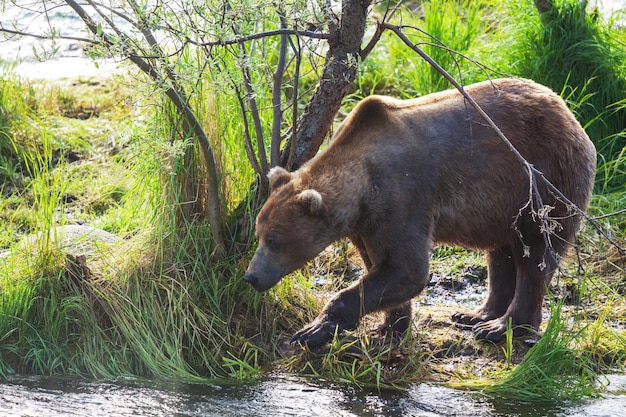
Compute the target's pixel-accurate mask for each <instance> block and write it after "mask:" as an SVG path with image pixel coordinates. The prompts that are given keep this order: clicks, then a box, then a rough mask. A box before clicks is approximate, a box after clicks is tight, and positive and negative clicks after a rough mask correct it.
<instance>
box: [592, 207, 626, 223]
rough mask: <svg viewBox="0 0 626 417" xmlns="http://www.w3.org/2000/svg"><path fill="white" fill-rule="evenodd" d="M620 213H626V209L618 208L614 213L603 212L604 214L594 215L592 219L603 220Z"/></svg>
mask: <svg viewBox="0 0 626 417" xmlns="http://www.w3.org/2000/svg"><path fill="white" fill-rule="evenodd" d="M620 214H626V209H621V210H617V211H614V212H613V213H609V214H603V215H602V216H596V217H592V219H593V220H602V219H606V218H607V217H613V216H619V215H620Z"/></svg>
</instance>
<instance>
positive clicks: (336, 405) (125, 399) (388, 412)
mask: <svg viewBox="0 0 626 417" xmlns="http://www.w3.org/2000/svg"><path fill="white" fill-rule="evenodd" d="M609 378H610V384H609V391H608V392H607V393H606V395H605V397H604V398H602V399H597V400H590V401H588V402H585V403H581V404H569V405H568V404H560V405H559V404H543V405H542V404H528V403H511V402H509V403H507V402H498V401H493V400H489V399H487V398H485V397H484V396H481V395H480V394H479V393H467V392H463V391H458V390H453V389H450V388H446V387H443V386H438V385H432V384H421V385H416V386H413V387H411V388H409V389H408V390H405V391H383V392H377V391H372V390H367V389H362V388H355V387H353V386H349V385H340V384H332V383H328V382H324V381H312V380H307V379H304V378H300V377H293V376H286V375H272V376H269V377H267V378H266V379H264V380H260V381H256V382H252V383H240V384H230V385H228V384H222V385H219V384H208V383H206V384H188V383H174V382H164V381H146V380H122V381H97V382H95V381H84V380H77V379H65V378H58V377H40V376H11V377H10V378H9V379H8V381H5V382H4V383H2V384H0V416H3V417H4V416H16V417H17V416H20V417H27V416H28V417H31V416H42V417H57V416H85V417H87V416H89V417H96V416H102V417H105V416H106V417H109V416H111V417H112V416H115V417H126V416H128V417H130V416H136V417H157V416H164V417H165V416H181V417H182V416H188V417H196V416H197V417H200V416H205V417H209V416H220V417H231V416H232V417H235V416H237V417H247V416H250V417H252V416H327V417H332V416H388V417H394V416H423V417H438V416H459V417H463V416H466V417H474V416H503V417H506V416H528V417H560V416H571V417H574V416H576V417H578V416H580V417H583V416H585V417H625V416H626V395H625V394H626V376H618V375H614V376H611V377H609Z"/></svg>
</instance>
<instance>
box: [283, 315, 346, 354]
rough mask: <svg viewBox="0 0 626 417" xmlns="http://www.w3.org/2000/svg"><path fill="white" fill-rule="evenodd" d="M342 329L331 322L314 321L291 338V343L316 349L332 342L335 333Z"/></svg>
mask: <svg viewBox="0 0 626 417" xmlns="http://www.w3.org/2000/svg"><path fill="white" fill-rule="evenodd" d="M342 330H343V329H342V328H341V326H340V325H339V324H337V323H336V322H335V321H332V320H315V321H314V322H312V323H310V324H308V325H307V326H305V327H304V328H302V329H301V330H299V331H297V332H296V334H294V335H293V336H292V337H291V343H293V344H302V345H306V346H307V347H308V348H309V349H316V348H319V347H321V346H323V345H324V344H325V343H327V342H329V341H331V340H332V338H333V336H334V335H335V333H337V334H339V333H340V332H341V331H342Z"/></svg>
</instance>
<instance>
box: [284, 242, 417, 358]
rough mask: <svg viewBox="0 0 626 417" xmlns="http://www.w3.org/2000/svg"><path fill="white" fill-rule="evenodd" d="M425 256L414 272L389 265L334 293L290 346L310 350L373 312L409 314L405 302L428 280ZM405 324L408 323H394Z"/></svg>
mask: <svg viewBox="0 0 626 417" xmlns="http://www.w3.org/2000/svg"><path fill="white" fill-rule="evenodd" d="M425 253H426V256H425V257H424V260H423V261H424V262H423V263H420V262H416V263H417V264H418V265H420V267H419V268H415V269H413V270H408V269H406V268H402V267H393V264H392V263H389V264H388V265H387V266H386V268H373V270H372V271H370V272H369V273H368V274H367V275H365V276H364V277H363V278H362V279H361V280H359V281H358V282H356V283H354V284H353V285H351V286H350V287H348V288H346V289H345V290H342V291H341V292H339V293H337V295H335V296H334V297H333V298H332V299H331V300H330V301H329V302H328V303H327V304H326V306H325V307H324V309H323V310H322V312H321V313H320V315H319V316H318V317H317V318H316V319H315V320H314V321H313V322H311V323H310V324H308V325H307V326H305V327H304V328H303V329H302V330H300V331H298V332H297V333H296V334H295V335H294V336H293V337H292V339H291V341H292V343H301V344H305V345H307V346H308V347H309V348H313V349H314V348H317V347H320V346H322V345H323V344H325V343H326V342H328V341H330V340H332V338H333V336H334V334H335V333H337V334H339V333H341V332H342V331H344V330H352V329H354V328H356V327H357V325H358V324H359V320H360V318H361V317H363V316H364V315H366V314H369V313H372V312H375V311H380V310H390V309H391V310H392V312H398V311H402V312H405V313H406V312H409V314H410V308H407V307H410V304H408V302H409V301H410V300H411V299H412V298H413V297H415V296H416V295H418V294H419V293H420V292H421V291H422V289H423V288H424V286H425V285H426V282H427V280H428V258H427V252H425ZM394 323H395V321H394ZM405 323H407V324H408V320H400V321H399V322H398V323H395V324H396V326H398V325H399V324H405ZM388 324H390V323H388Z"/></svg>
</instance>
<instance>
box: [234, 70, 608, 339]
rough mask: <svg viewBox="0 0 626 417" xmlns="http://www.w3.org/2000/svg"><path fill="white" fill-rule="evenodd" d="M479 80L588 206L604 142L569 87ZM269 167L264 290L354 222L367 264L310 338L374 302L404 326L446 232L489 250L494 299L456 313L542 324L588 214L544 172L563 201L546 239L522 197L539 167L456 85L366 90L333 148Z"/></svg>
mask: <svg viewBox="0 0 626 417" xmlns="http://www.w3.org/2000/svg"><path fill="white" fill-rule="evenodd" d="M466 90H467V92H468V93H469V94H471V95H472V97H473V98H474V99H475V100H476V101H477V102H478V103H479V104H480V105H481V107H482V108H483V109H484V110H485V111H486V113H487V114H489V116H490V117H491V118H492V119H493V120H494V121H495V123H496V124H497V125H498V126H499V127H500V128H501V129H502V131H503V132H504V134H505V135H506V136H507V137H508V139H509V140H510V141H511V142H512V144H513V145H514V146H515V147H516V149H517V150H518V151H519V152H520V153H521V154H522V156H524V158H526V159H527V160H528V161H529V162H530V163H532V164H533V165H534V166H535V167H536V168H537V169H539V170H540V171H541V172H543V174H544V175H545V176H546V177H547V178H548V179H549V180H550V181H551V182H552V183H553V184H554V185H555V186H556V187H557V188H559V189H560V190H561V191H562V192H563V193H564V194H565V195H566V196H567V197H568V198H569V199H570V200H571V201H572V202H574V203H575V204H576V205H578V207H580V208H582V209H583V210H584V209H585V208H586V207H587V205H588V203H589V199H590V195H591V190H592V187H593V180H594V175H595V163H596V153H595V148H594V146H593V144H592V143H591V141H590V140H589V138H588V137H587V135H586V134H585V132H584V130H583V129H582V127H581V126H580V124H579V123H578V122H577V121H576V120H575V118H574V116H573V115H572V113H571V112H570V111H569V110H568V109H567V107H566V106H565V103H564V102H563V100H561V98H559V97H558V96H557V95H556V94H554V93H553V92H552V91H550V90H549V89H547V88H545V87H542V86H540V85H538V84H535V83H533V82H531V81H528V80H519V79H501V80H494V81H493V82H482V83H479V84H474V85H471V86H468V87H467V88H466ZM269 179H270V185H271V187H272V192H271V195H270V197H269V199H268V201H267V202H266V204H265V205H264V207H263V208H262V210H261V212H260V213H259V216H258V218H257V229H256V231H257V238H258V242H259V246H258V249H257V251H256V253H255V255H254V257H253V259H252V261H251V263H250V266H249V268H248V270H247V272H246V275H245V279H246V280H247V281H248V282H250V283H251V284H252V285H253V286H254V287H255V288H256V289H258V290H259V291H265V290H267V289H269V288H271V287H272V286H274V285H275V284H276V283H277V282H278V281H279V280H280V279H281V278H282V277H283V276H284V275H285V274H288V273H290V272H292V271H294V270H295V269H297V268H300V267H301V266H303V265H304V264H305V263H306V262H307V261H308V260H310V259H312V258H313V257H315V256H316V255H317V254H318V253H319V252H320V251H322V250H323V249H324V248H325V247H326V246H327V245H328V244H330V243H332V242H333V241H335V240H337V239H340V238H342V237H345V236H347V237H349V238H350V239H351V240H352V242H353V243H354V244H355V246H356V247H357V248H358V250H359V253H360V254H361V256H362V258H363V261H364V263H365V265H366V267H367V269H368V272H367V274H366V275H365V276H364V277H363V278H362V279H361V280H359V281H358V282H356V283H355V284H353V285H352V286H350V287H349V288H347V289H345V290H343V291H341V292H339V293H338V294H336V295H335V296H334V297H333V298H332V299H331V300H330V301H329V302H328V304H327V305H326V306H325V307H324V309H323V311H322V312H321V314H320V315H319V317H318V318H317V319H316V320H314V321H313V322H312V323H311V324H309V325H308V326H306V327H305V328H304V329H302V330H301V331H299V332H298V333H296V335H295V336H294V341H298V342H303V343H306V344H308V345H309V346H311V347H315V346H319V345H321V344H323V343H325V342H326V341H328V340H329V339H330V338H331V337H332V334H333V333H334V332H335V329H336V328H338V330H339V331H342V330H344V329H353V328H354V327H356V326H357V324H358V322H359V319H360V318H361V317H362V316H363V315H365V314H368V313H371V312H374V311H381V310H383V311H386V312H387V316H386V320H385V322H384V323H383V325H382V327H381V329H380V330H382V331H399V332H403V331H405V330H406V329H407V326H408V322H409V318H410V314H411V299H412V298H413V297H415V296H417V295H418V294H419V293H420V292H421V291H422V290H423V288H424V287H425V285H426V284H427V281H428V263H429V253H430V249H431V246H432V245H433V244H434V243H447V244H452V245H462V246H465V247H470V248H476V249H482V250H484V251H485V253H486V257H487V263H488V270H489V289H488V294H487V297H486V299H485V302H484V303H483V305H482V306H481V307H479V308H478V309H476V310H475V311H473V312H470V313H464V314H462V313H456V314H455V315H453V317H452V318H453V320H455V321H457V322H459V323H461V324H464V325H473V326H474V330H475V331H476V333H477V335H478V336H479V337H481V338H485V339H490V340H499V339H501V338H502V335H503V333H504V331H505V329H506V323H507V320H508V319H511V321H512V324H513V326H514V327H516V328H517V330H516V332H517V334H521V333H523V330H524V328H527V329H529V328H530V329H537V328H538V326H539V324H540V322H541V306H542V302H543V297H544V293H545V287H546V284H547V283H548V282H549V281H550V278H551V277H552V275H553V272H554V271H555V269H556V268H557V266H558V259H559V258H560V257H561V256H562V255H564V254H565V252H566V250H567V248H568V246H569V245H570V244H571V243H572V242H573V240H574V235H575V233H576V232H577V230H578V229H579V227H580V223H581V218H580V216H577V215H575V214H573V213H572V212H571V210H568V208H567V207H566V206H565V205H564V204H562V203H561V202H558V201H556V199H555V197H554V195H553V194H552V193H549V192H547V191H546V189H545V187H544V186H543V185H542V184H540V186H539V191H540V194H541V197H542V199H543V203H544V204H545V205H547V206H551V207H554V208H553V209H552V211H550V213H549V215H550V217H551V218H554V219H557V220H559V223H560V225H559V227H558V228H557V229H556V230H555V231H554V233H555V234H556V236H552V238H551V242H552V245H553V247H552V250H550V249H549V248H547V247H546V244H545V240H544V236H543V235H542V233H541V232H540V229H539V225H538V223H537V222H536V221H535V219H534V218H533V217H532V216H531V215H530V213H529V209H528V207H526V208H523V207H524V206H525V204H526V203H527V201H528V199H529V179H528V175H527V171H526V169H525V168H524V167H523V166H522V165H521V164H520V162H519V161H517V160H516V159H515V157H514V155H513V153H512V152H511V151H510V150H509V149H508V148H507V147H506V146H505V145H504V143H503V142H502V140H501V139H500V138H499V137H498V136H497V135H496V134H495V133H494V132H493V130H492V129H491V128H489V127H488V126H487V125H486V123H485V122H484V120H482V119H481V118H480V116H478V115H477V114H476V113H475V112H474V111H473V109H471V107H470V106H469V104H468V103H466V102H465V100H464V99H463V98H462V96H461V95H460V94H459V93H458V92H457V91H454V90H450V91H444V92H441V93H436V94H431V95H428V96H425V97H422V98H418V99H413V100H405V101H401V100H396V99H393V98H389V97H382V96H372V97H369V98H366V99H365V100H363V101H362V102H361V103H360V104H359V105H358V106H357V107H356V108H355V109H354V110H353V111H352V112H351V113H350V115H349V116H348V118H347V119H346V120H345V122H344V123H343V124H342V125H341V126H340V128H339V129H338V131H337V133H336V134H335V137H334V138H333V140H332V142H331V144H330V146H329V147H328V149H327V150H326V151H325V152H324V153H322V154H321V155H319V156H318V157H316V158H314V159H313V160H311V161H310V162H309V163H308V164H306V165H304V166H303V167H302V168H300V169H299V170H298V171H296V172H294V173H288V172H286V171H285V170H283V169H282V168H274V169H273V170H272V171H271V172H270V174H269ZM520 210H521V211H520ZM520 213H521V216H520V217H519V218H518V220H517V221H515V218H516V216H518V214H520Z"/></svg>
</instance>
